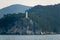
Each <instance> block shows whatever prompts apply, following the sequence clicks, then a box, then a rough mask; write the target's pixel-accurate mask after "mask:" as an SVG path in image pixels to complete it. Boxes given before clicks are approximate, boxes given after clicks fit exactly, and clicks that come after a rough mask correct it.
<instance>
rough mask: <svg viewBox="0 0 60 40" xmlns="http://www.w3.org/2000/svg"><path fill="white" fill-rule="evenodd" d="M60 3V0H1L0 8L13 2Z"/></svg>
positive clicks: (30, 4) (34, 3)
mask: <svg viewBox="0 0 60 40" xmlns="http://www.w3.org/2000/svg"><path fill="white" fill-rule="evenodd" d="M57 3H60V0H0V9H1V8H3V7H7V6H9V5H12V4H23V5H27V6H34V5H38V4H39V5H50V4H52V5H53V4H57Z"/></svg>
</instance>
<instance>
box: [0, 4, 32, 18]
mask: <svg viewBox="0 0 60 40" xmlns="http://www.w3.org/2000/svg"><path fill="white" fill-rule="evenodd" d="M29 8H31V7H29V6H24V5H20V4H14V5H10V6H8V7H6V8H3V9H1V10H0V18H1V17H2V16H3V15H4V14H9V13H19V12H20V13H24V12H25V11H26V10H28V9H29Z"/></svg>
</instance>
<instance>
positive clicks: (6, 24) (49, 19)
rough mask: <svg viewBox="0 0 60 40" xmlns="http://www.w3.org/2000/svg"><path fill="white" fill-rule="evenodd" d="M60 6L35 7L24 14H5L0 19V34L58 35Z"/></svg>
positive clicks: (59, 32)
mask: <svg viewBox="0 0 60 40" xmlns="http://www.w3.org/2000/svg"><path fill="white" fill-rule="evenodd" d="M59 5H60V4H58V5H48V6H41V5H37V6H34V7H32V8H31V9H29V10H27V11H28V18H26V17H25V16H26V13H18V14H16V13H15V14H13V13H11V14H7V15H4V16H3V17H2V18H1V19H0V34H2V35H3V34H5V35H40V34H60V6H59Z"/></svg>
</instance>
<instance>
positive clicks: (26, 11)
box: [26, 11, 28, 19]
mask: <svg viewBox="0 0 60 40" xmlns="http://www.w3.org/2000/svg"><path fill="white" fill-rule="evenodd" d="M26 19H28V12H27V11H26Z"/></svg>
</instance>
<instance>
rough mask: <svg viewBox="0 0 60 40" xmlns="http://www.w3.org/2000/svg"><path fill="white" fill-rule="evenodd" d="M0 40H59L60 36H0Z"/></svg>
mask: <svg viewBox="0 0 60 40" xmlns="http://www.w3.org/2000/svg"><path fill="white" fill-rule="evenodd" d="M0 40H60V35H0Z"/></svg>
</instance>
